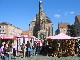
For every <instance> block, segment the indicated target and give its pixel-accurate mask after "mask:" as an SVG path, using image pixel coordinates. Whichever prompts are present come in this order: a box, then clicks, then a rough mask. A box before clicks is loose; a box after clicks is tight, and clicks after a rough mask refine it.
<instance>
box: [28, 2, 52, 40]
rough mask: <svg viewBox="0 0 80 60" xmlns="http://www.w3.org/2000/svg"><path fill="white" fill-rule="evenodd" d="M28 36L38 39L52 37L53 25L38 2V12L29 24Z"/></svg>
mask: <svg viewBox="0 0 80 60" xmlns="http://www.w3.org/2000/svg"><path fill="white" fill-rule="evenodd" d="M29 31H30V35H32V36H35V37H37V38H40V39H45V38H46V37H47V36H52V35H53V24H52V22H51V20H50V19H49V18H48V17H47V16H46V14H45V12H44V11H43V8H42V1H39V12H38V13H37V14H36V16H35V17H34V19H33V20H32V21H31V22H30V24H29Z"/></svg>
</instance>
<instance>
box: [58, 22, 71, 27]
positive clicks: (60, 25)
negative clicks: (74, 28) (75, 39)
mask: <svg viewBox="0 0 80 60" xmlns="http://www.w3.org/2000/svg"><path fill="white" fill-rule="evenodd" d="M69 25H70V24H69V23H63V22H61V23H59V24H58V27H59V28H67V27H68V26H69Z"/></svg>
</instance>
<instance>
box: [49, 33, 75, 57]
mask: <svg viewBox="0 0 80 60" xmlns="http://www.w3.org/2000/svg"><path fill="white" fill-rule="evenodd" d="M48 41H49V45H50V44H52V47H54V52H53V55H57V56H71V55H75V39H74V37H70V36H68V35H65V34H63V33H60V34H58V35H55V36H52V37H51V38H50V39H48Z"/></svg>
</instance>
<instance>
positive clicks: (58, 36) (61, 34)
mask: <svg viewBox="0 0 80 60" xmlns="http://www.w3.org/2000/svg"><path fill="white" fill-rule="evenodd" d="M51 39H73V37H70V36H68V35H66V34H64V33H60V34H58V35H55V36H52V37H51Z"/></svg>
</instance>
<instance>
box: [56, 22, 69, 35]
mask: <svg viewBox="0 0 80 60" xmlns="http://www.w3.org/2000/svg"><path fill="white" fill-rule="evenodd" d="M69 26H70V24H69V23H63V22H61V23H59V24H58V29H57V30H56V32H55V34H56V35H57V34H59V33H64V34H67V35H70V28H69Z"/></svg>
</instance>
